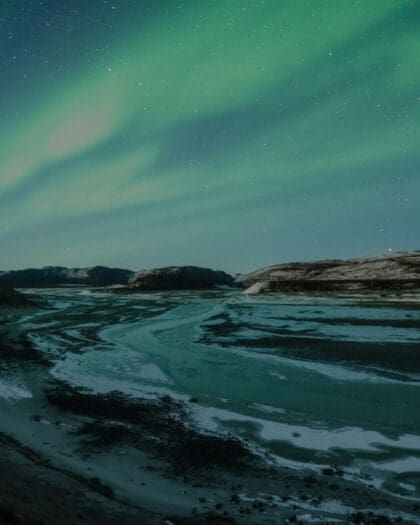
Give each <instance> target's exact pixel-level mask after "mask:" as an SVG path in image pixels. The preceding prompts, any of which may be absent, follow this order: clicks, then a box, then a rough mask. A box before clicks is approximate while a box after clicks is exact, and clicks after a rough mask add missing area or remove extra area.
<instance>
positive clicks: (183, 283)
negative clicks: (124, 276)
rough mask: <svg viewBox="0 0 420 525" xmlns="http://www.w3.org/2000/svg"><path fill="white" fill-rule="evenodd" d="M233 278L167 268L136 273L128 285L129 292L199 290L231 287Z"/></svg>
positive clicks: (201, 270) (188, 268) (203, 270)
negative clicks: (224, 286) (219, 286)
mask: <svg viewBox="0 0 420 525" xmlns="http://www.w3.org/2000/svg"><path fill="white" fill-rule="evenodd" d="M232 284H233V277H232V276H231V275H228V274H227V273H225V272H222V271H215V270H210V269H208V268H198V267H197V266H167V267H165V268H154V269H151V270H143V271H141V272H138V273H136V274H135V275H134V276H133V277H132V278H131V279H130V282H129V284H128V287H127V288H128V289H131V290H136V289H138V290H149V291H150V290H200V289H206V288H213V287H215V286H217V285H232Z"/></svg>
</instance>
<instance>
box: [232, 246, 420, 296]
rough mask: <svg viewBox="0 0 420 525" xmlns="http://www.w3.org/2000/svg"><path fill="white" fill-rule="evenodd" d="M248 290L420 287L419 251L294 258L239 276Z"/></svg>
mask: <svg viewBox="0 0 420 525" xmlns="http://www.w3.org/2000/svg"><path fill="white" fill-rule="evenodd" d="M239 284H240V285H241V286H243V287H244V288H246V289H247V290H248V291H249V293H259V292H275V291H311V290H313V291H340V290H343V291H359V290H360V291H364V290H387V289H389V290H420V251H416V252H405V253H398V254H389V255H385V256H382V257H370V258H365V259H349V260H325V261H316V262H293V263H287V264H279V265H276V266H271V267H268V268H263V269H261V270H257V271H255V272H252V273H250V274H247V275H244V276H242V277H241V278H240V280H239Z"/></svg>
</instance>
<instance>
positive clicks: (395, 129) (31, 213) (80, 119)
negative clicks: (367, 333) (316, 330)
mask: <svg viewBox="0 0 420 525" xmlns="http://www.w3.org/2000/svg"><path fill="white" fill-rule="evenodd" d="M0 5H1V7H0V27H1V31H0V39H1V43H0V68H1V72H0V79H1V98H0V242H1V246H2V250H1V261H0V262H1V268H0V269H10V268H23V267H28V266H43V265H46V264H61V265H65V266H88V265H93V264H106V265H109V266H111V265H115V266H122V267H128V268H133V269H140V268H145V267H149V266H163V265H169V264H197V265H201V266H212V267H220V268H223V269H226V270H228V271H232V272H234V271H245V270H250V269H254V268H256V267H258V266H264V265H268V264H273V263H277V262H282V261H286V260H296V259H306V260H308V259H315V258H325V257H350V256H357V255H367V254H371V253H380V252H383V251H385V250H386V249H388V248H393V249H396V250H399V249H418V248H420V243H419V240H420V231H419V224H420V206H419V202H418V201H419V197H420V175H419V166H420V151H419V148H418V144H419V143H420V66H419V54H420V2H417V1H415V0H414V1H405V0H393V1H391V0H359V1H356V0H328V1H326V0H311V1H309V0H270V1H269V0H266V1H257V0H255V1H251V0H249V1H247V0H242V1H241V0H218V1H212V0H194V1H190V2H188V1H183V0H180V1H175V0H174V1H157V0H156V1H152V0H150V1H143V0H142V1H140V0H138V1H135V0H115V1H112V0H109V1H106V0H92V1H89V2H86V1H83V0H64V1H62V2H59V1H55V0H44V1H33V0H15V1H7V2H6V1H4V0H3V1H2V2H1V3H0Z"/></svg>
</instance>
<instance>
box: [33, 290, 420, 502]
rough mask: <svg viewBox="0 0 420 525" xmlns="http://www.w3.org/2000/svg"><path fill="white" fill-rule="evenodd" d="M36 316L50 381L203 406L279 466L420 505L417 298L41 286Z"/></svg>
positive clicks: (198, 411) (203, 415)
mask: <svg viewBox="0 0 420 525" xmlns="http://www.w3.org/2000/svg"><path fill="white" fill-rule="evenodd" d="M37 293H40V294H42V295H44V296H46V297H47V298H48V300H49V301H50V304H51V305H52V308H53V309H52V311H50V312H47V313H45V312H44V313H42V314H38V315H36V316H32V317H28V318H27V319H26V320H25V323H26V330H27V333H28V336H29V337H30V339H31V340H32V342H33V344H34V345H35V346H36V347H37V348H38V349H39V350H40V351H42V352H47V353H48V354H49V355H50V356H54V360H55V365H54V367H53V368H52V369H51V374H53V375H54V376H55V377H57V378H60V379H64V380H66V381H68V382H70V383H72V384H74V385H77V386H84V387H89V388H92V389H93V390H95V391H98V392H107V391H111V390H120V391H123V392H125V393H127V394H130V395H134V396H156V395H160V394H162V393H169V394H170V395H173V396H176V397H178V398H180V399H185V400H189V399H190V398H196V399H197V400H198V402H197V403H191V404H190V406H191V411H192V413H193V415H194V418H195V420H196V421H197V424H199V425H201V426H202V427H205V428H207V429H208V430H209V431H223V432H230V433H232V434H235V435H238V436H241V437H242V438H244V439H245V440H246V441H247V442H248V443H249V444H250V446H252V447H254V448H255V449H256V450H259V451H261V452H268V453H269V454H270V460H271V461H273V462H277V463H284V464H289V465H294V466H296V467H300V466H309V467H310V468H314V469H321V468H323V467H325V466H326V465H337V466H339V467H341V468H342V469H344V471H345V473H346V474H345V475H347V476H349V477H357V478H358V479H361V480H362V481H366V483H371V484H374V485H376V486H381V487H382V488H384V489H386V490H388V491H390V492H394V493H397V494H402V495H404V496H405V497H407V498H413V499H419V498H420V396H419V393H420V309H419V308H418V307H417V305H418V302H416V300H415V298H409V300H407V301H404V300H400V301H390V302H387V303H386V302H384V300H383V299H382V298H377V299H372V298H370V299H366V298H365V297H353V298H350V299H349V298H311V297H304V296H297V297H283V296H269V297H264V296H261V297H259V296H258V297H254V296H246V295H245V294H243V293H241V292H239V291H228V290H225V291H223V290H221V291H215V292H208V293H199V294H197V293H165V294H163V293H162V294H157V293H156V294H136V295H128V296H124V295H112V294H101V293H95V292H89V291H82V290H80V289H64V290H44V291H42V292H37Z"/></svg>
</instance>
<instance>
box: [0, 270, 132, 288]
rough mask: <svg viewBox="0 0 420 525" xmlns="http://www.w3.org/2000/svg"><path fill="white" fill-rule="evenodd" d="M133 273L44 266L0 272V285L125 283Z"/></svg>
mask: <svg viewBox="0 0 420 525" xmlns="http://www.w3.org/2000/svg"><path fill="white" fill-rule="evenodd" d="M133 275H134V272H132V271H131V270H123V269H121V268H107V267H105V266H93V267H91V268H64V267H61V266H46V267H44V268H38V269H34V268H30V269H27V270H12V271H9V272H0V286H1V287H5V288H43V287H50V286H63V285H80V284H82V285H88V286H111V285H113V284H127V283H128V281H129V279H130V277H132V276H133Z"/></svg>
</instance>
